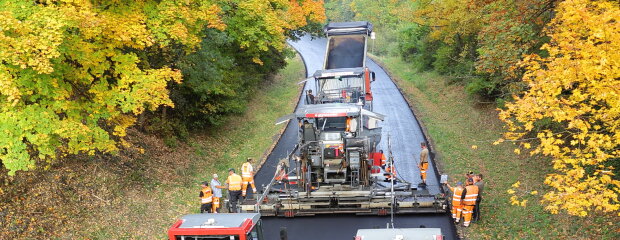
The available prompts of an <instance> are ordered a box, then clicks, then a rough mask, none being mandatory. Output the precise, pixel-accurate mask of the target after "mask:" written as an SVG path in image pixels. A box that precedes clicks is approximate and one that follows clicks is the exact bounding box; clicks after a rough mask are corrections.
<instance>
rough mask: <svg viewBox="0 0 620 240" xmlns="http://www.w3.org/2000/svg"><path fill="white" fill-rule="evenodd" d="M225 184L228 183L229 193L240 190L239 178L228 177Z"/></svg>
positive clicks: (234, 176)
mask: <svg viewBox="0 0 620 240" xmlns="http://www.w3.org/2000/svg"><path fill="white" fill-rule="evenodd" d="M226 183H228V190H230V191H239V190H241V176H239V175H237V174H234V173H233V175H230V176H228V179H226Z"/></svg>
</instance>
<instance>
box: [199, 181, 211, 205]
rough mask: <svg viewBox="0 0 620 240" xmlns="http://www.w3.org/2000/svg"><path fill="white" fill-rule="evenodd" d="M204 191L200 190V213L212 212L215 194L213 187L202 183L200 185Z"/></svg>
mask: <svg viewBox="0 0 620 240" xmlns="http://www.w3.org/2000/svg"><path fill="white" fill-rule="evenodd" d="M200 186H201V187H202V189H201V190H200V195H199V197H200V213H204V212H207V213H208V212H211V207H212V202H213V193H212V192H211V187H209V183H208V182H206V181H205V182H202V184H201V185H200Z"/></svg>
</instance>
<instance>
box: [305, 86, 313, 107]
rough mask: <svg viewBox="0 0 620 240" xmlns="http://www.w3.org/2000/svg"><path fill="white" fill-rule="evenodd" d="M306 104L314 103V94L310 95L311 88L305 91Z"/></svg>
mask: <svg viewBox="0 0 620 240" xmlns="http://www.w3.org/2000/svg"><path fill="white" fill-rule="evenodd" d="M306 104H314V95H312V89H310V90H308V91H307V93H306Z"/></svg>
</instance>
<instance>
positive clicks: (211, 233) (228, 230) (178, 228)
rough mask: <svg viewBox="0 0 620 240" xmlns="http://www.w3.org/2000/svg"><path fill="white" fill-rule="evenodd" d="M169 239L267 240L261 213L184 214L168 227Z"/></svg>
mask: <svg viewBox="0 0 620 240" xmlns="http://www.w3.org/2000/svg"><path fill="white" fill-rule="evenodd" d="M168 239H169V240H265V238H264V237H263V229H262V223H261V220H260V214H259V213H201V214H189V215H185V216H183V217H182V218H181V219H179V220H178V221H177V222H176V223H174V224H173V225H172V227H170V229H168Z"/></svg>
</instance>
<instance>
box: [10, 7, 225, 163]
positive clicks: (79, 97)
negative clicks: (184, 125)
mask: <svg viewBox="0 0 620 240" xmlns="http://www.w3.org/2000/svg"><path fill="white" fill-rule="evenodd" d="M99 4H101V3H97V1H89V0H72V1H68V0H49V1H46V3H45V4H40V3H38V1H17V0H7V1H0V132H2V136H3V137H2V138H0V146H2V147H0V159H1V160H2V165H4V167H6V168H7V169H8V170H9V174H11V175H12V174H14V173H15V171H18V170H28V169H32V168H33V167H34V166H35V163H36V161H42V160H45V161H46V162H48V163H49V162H50V161H51V160H53V159H55V158H57V157H59V156H65V155H66V154H77V153H87V154H91V155H92V154H95V153H96V152H113V151H116V150H118V147H117V144H118V143H117V142H116V141H115V140H114V138H111V137H110V135H116V136H118V137H121V138H122V137H123V136H125V135H126V129H127V128H128V127H129V126H131V125H132V124H133V123H134V122H135V117H134V116H135V115H137V114H140V113H142V112H144V111H145V110H155V109H156V108H158V107H159V106H172V105H173V104H172V101H171V100H170V98H169V97H168V90H167V84H168V83H169V82H170V81H176V82H180V81H181V73H180V72H179V71H178V70H174V69H171V68H169V67H159V68H152V67H150V66H149V63H144V62H141V59H140V57H139V56H138V54H137V53H142V52H145V51H146V49H147V48H151V49H155V48H156V49H160V50H162V49H163V48H165V47H166V46H167V45H168V44H169V43H172V42H174V43H177V44H179V45H182V46H185V48H186V49H187V50H192V49H195V48H196V47H197V46H198V44H199V43H200V41H201V39H202V34H203V31H202V30H203V29H204V28H205V27H212V28H217V29H223V28H224V25H223V23H222V21H221V20H220V16H219V15H218V14H219V11H220V10H219V7H217V5H215V4H213V3H212V2H211V1H203V0H161V1H113V2H109V3H106V4H107V6H106V7H105V8H104V7H101V6H100V5H99ZM120 144H121V145H126V143H125V142H124V141H123V140H122V139H121V140H120Z"/></svg>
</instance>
